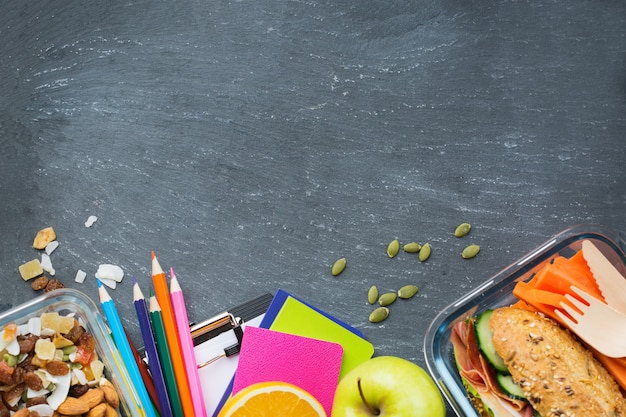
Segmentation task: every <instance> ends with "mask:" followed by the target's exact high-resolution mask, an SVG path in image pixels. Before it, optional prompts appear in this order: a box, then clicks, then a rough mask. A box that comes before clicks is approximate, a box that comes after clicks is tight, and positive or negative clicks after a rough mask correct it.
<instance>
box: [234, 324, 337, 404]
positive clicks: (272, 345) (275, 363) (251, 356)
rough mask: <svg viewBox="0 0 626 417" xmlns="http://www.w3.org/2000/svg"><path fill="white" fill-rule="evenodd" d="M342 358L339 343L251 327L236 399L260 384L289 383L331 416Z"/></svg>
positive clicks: (244, 346) (242, 355) (241, 357)
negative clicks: (240, 392)
mask: <svg viewBox="0 0 626 417" xmlns="http://www.w3.org/2000/svg"><path fill="white" fill-rule="evenodd" d="M342 356H343V348H342V347H341V345H340V344H338V343H332V342H326V341H323V340H318V339H312V338H309V337H303V336H296V335H293V334H287V333H282V332H278V331H274V330H268V329H263V328H259V327H252V326H248V327H247V328H246V332H245V337H244V338H243V343H242V345H241V353H240V354H239V365H238V367H237V373H236V374H235V380H234V383H233V395H234V394H236V393H237V392H239V391H240V390H242V389H243V388H245V387H247V386H249V385H252V384H255V383H257V382H267V381H282V382H288V383H290V384H293V385H296V386H298V387H300V388H302V389H304V390H305V391H307V392H309V393H310V394H311V395H313V396H314V397H315V398H316V399H317V400H318V401H319V402H320V404H322V406H323V407H324V409H325V410H326V414H327V415H328V416H330V415H331V412H332V406H333V399H334V397H335V390H336V388H337V383H338V381H339V370H340V368H341V362H342Z"/></svg>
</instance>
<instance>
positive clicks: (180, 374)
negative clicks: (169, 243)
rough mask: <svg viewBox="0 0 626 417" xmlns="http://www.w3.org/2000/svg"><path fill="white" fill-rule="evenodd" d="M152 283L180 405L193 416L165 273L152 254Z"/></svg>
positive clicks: (188, 414)
mask: <svg viewBox="0 0 626 417" xmlns="http://www.w3.org/2000/svg"><path fill="white" fill-rule="evenodd" d="M152 283H153V285H154V292H155V294H156V298H157V301H158V302H159V306H161V317H162V318H163V326H164V327H165V335H166V336H167V346H168V347H169V349H170V355H171V356H172V363H173V364H174V374H175V375H176V383H177V384H178V393H179V394H180V403H181V404H182V406H183V411H184V412H185V416H193V412H194V411H193V402H192V400H191V392H190V391H189V382H188V381H187V373H186V372H185V364H184V362H183V355H182V351H181V349H180V340H179V337H178V330H177V329H176V321H175V319H174V312H173V311H172V301H171V300H170V291H169V289H168V287H167V281H166V278H165V272H163V269H162V268H161V265H160V264H159V261H158V260H157V257H156V255H155V254H154V252H152Z"/></svg>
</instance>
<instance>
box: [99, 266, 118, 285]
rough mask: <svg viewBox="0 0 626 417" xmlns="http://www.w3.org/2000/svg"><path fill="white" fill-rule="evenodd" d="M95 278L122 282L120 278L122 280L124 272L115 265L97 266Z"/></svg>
mask: <svg viewBox="0 0 626 417" xmlns="http://www.w3.org/2000/svg"><path fill="white" fill-rule="evenodd" d="M96 278H99V279H110V280H113V281H116V282H122V278H124V271H123V270H122V268H120V267H119V266H117V265H111V264H100V265H99V266H98V271H96Z"/></svg>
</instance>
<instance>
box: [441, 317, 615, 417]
mask: <svg viewBox="0 0 626 417" xmlns="http://www.w3.org/2000/svg"><path fill="white" fill-rule="evenodd" d="M451 342H452V346H453V349H454V357H455V360H456V364H457V368H458V371H459V375H460V376H461V379H462V381H463V384H464V386H465V388H466V390H467V392H468V395H469V398H470V400H471V401H472V404H473V405H474V407H475V408H476V410H477V412H478V414H479V415H480V416H481V417H511V416H514V417H535V416H541V417H574V416H576V417H582V416H584V417H594V416H607V417H626V399H625V398H624V395H623V393H622V391H621V389H620V386H619V385H618V384H617V382H616V381H615V380H614V378H613V377H612V376H611V374H610V373H609V372H608V371H607V370H606V369H605V368H604V367H603V366H602V364H601V363H600V362H599V361H598V360H597V359H596V358H595V357H594V356H593V354H592V353H591V352H590V351H589V350H588V349H587V348H585V346H583V345H582V344H581V343H580V342H579V341H578V339H576V337H575V336H574V335H572V333H570V332H569V331H568V330H566V329H564V328H563V327H561V326H560V325H559V324H558V323H557V322H555V321H554V320H552V319H550V318H548V317H546V316H545V315H543V314H541V313H537V312H532V311H528V310H524V309H520V308H515V307H501V308H497V309H494V310H487V311H485V312H483V313H481V314H479V315H478V316H476V317H472V318H471V319H469V320H466V321H462V322H459V323H457V324H456V325H455V326H454V328H453V329H452V335H451Z"/></svg>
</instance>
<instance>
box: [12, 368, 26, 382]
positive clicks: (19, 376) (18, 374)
mask: <svg viewBox="0 0 626 417" xmlns="http://www.w3.org/2000/svg"><path fill="white" fill-rule="evenodd" d="M25 374H26V371H25V370H24V368H22V367H21V366H18V367H17V368H15V371H13V378H12V379H13V383H14V384H21V383H22V382H24V375H25Z"/></svg>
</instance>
